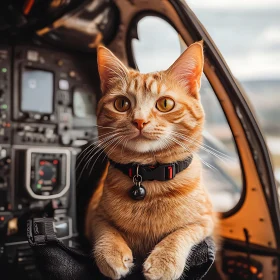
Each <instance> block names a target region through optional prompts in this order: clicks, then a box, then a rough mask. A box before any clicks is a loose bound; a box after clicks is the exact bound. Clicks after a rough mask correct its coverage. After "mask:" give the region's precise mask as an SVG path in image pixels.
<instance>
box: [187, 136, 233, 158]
mask: <svg viewBox="0 0 280 280" xmlns="http://www.w3.org/2000/svg"><path fill="white" fill-rule="evenodd" d="M181 135H182V136H184V137H187V138H189V139H191V140H194V141H195V142H197V143H198V144H199V145H201V146H204V147H205V148H208V149H210V150H212V151H214V152H216V153H218V154H220V155H221V156H224V157H225V158H227V159H228V160H233V161H234V159H233V158H232V157H231V156H229V155H227V154H225V153H222V152H221V151H219V150H216V149H214V148H213V147H211V146H209V145H207V144H205V143H201V142H200V141H198V140H197V139H193V138H191V137H190V136H188V135H185V134H182V133H181Z"/></svg>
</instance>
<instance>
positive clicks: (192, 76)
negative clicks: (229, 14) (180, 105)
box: [166, 41, 204, 98]
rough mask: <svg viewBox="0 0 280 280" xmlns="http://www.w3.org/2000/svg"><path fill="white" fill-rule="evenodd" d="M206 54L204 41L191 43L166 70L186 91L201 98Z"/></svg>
mask: <svg viewBox="0 0 280 280" xmlns="http://www.w3.org/2000/svg"><path fill="white" fill-rule="evenodd" d="M203 65H204V56H203V41H199V42H196V43H194V44H192V45H190V46H189V47H188V48H187V49H186V50H185V51H184V52H183V53H182V54H181V55H180V57H179V58H178V59H177V60H176V61H175V62H174V63H173V64H172V65H171V66H170V67H169V68H168V70H166V73H167V75H168V76H170V77H171V78H172V80H175V81H176V82H178V83H179V84H180V85H182V86H183V87H184V88H185V89H186V91H187V92H188V93H189V94H190V95H192V96H194V97H195V98H199V89H200V85H201V75H202V72H203Z"/></svg>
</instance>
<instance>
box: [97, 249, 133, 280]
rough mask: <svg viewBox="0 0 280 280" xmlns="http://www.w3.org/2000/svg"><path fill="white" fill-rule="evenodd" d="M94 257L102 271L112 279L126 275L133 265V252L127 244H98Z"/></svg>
mask: <svg viewBox="0 0 280 280" xmlns="http://www.w3.org/2000/svg"><path fill="white" fill-rule="evenodd" d="M94 257H95V262H96V264H97V266H98V268H99V270H100V272H101V273H102V274H103V275H105V276H107V277H109V278H111V279H120V278H122V277H124V276H126V275H127V274H128V273H129V272H130V269H131V268H132V267H133V256H132V252H131V250H130V248H129V247H128V246H127V245H126V244H106V245H104V244H101V245H97V246H96V247H95V250H94Z"/></svg>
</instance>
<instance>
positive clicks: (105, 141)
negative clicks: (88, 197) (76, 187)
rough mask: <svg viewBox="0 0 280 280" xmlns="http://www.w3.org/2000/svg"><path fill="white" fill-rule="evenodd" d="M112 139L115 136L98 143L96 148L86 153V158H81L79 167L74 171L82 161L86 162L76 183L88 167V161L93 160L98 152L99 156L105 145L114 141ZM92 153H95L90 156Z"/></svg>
mask: <svg viewBox="0 0 280 280" xmlns="http://www.w3.org/2000/svg"><path fill="white" fill-rule="evenodd" d="M112 138H113V139H112ZM114 138H115V135H111V136H109V137H107V138H106V139H105V140H103V141H100V143H99V144H98V146H96V147H94V148H93V149H91V150H90V151H89V153H87V156H86V158H83V159H82V160H81V161H80V163H79V165H78V166H77V167H76V169H78V168H79V166H80V164H81V163H82V162H83V161H84V160H87V161H86V163H85V165H84V167H83V169H82V170H81V173H80V176H79V178H78V180H77V183H78V182H79V181H80V178H81V176H82V174H83V172H84V170H85V169H86V168H87V167H88V165H89V163H90V161H91V160H92V159H93V157H94V156H95V155H96V154H97V153H99V152H100V155H101V153H102V152H103V149H104V148H105V147H107V144H108V145H110V143H111V142H112V140H113V141H115V139H114ZM93 151H95V152H94V154H93V155H91V153H92V152H93ZM100 155H99V156H100ZM99 156H98V157H99ZM97 159H98V158H97Z"/></svg>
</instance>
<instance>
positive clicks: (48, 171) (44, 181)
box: [37, 159, 58, 189]
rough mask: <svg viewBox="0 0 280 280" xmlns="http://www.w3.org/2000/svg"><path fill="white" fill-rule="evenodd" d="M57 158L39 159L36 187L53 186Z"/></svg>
mask: <svg viewBox="0 0 280 280" xmlns="http://www.w3.org/2000/svg"><path fill="white" fill-rule="evenodd" d="M57 165H58V160H56V159H54V160H52V161H48V160H40V167H39V168H38V170H37V172H38V173H37V189H40V188H41V187H44V186H52V187H54V186H55V185H56V182H57Z"/></svg>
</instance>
